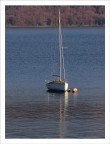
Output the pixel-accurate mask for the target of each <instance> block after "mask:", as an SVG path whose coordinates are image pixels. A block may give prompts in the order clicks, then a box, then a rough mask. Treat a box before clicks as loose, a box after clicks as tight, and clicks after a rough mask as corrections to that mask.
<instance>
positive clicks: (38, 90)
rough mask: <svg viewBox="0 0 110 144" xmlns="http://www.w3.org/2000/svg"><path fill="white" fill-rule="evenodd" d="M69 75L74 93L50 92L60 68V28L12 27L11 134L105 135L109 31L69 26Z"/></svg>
mask: <svg viewBox="0 0 110 144" xmlns="http://www.w3.org/2000/svg"><path fill="white" fill-rule="evenodd" d="M62 33H63V46H64V57H65V68H66V79H67V80H68V82H69V87H70V88H74V87H76V88H78V94H74V93H67V92H65V93H49V92H47V88H46V86H45V80H51V79H52V76H51V75H52V74H57V72H58V68H57V67H58V64H57V62H58V54H57V52H58V48H57V38H58V30H57V28H7V29H6V99H5V100H6V132H5V133H6V138H73V139H74V138H78V139H79V138H104V137H105V57H104V56H105V29H104V28H95V27H94V28H89V27H88V28H63V29H62Z"/></svg>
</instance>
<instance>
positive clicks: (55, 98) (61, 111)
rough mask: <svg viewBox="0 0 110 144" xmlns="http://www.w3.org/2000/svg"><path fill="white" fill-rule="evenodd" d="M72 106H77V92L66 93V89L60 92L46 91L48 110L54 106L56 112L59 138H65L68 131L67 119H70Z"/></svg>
mask: <svg viewBox="0 0 110 144" xmlns="http://www.w3.org/2000/svg"><path fill="white" fill-rule="evenodd" d="M56 106H57V107H56ZM72 106H73V107H74V108H75V107H77V94H74V93H68V92H67V91H66V92H60V93H59V92H58V93H56V92H48V107H49V109H50V111H51V109H53V108H56V110H57V113H58V115H57V118H58V125H59V138H65V134H66V133H67V131H68V130H67V129H68V120H69V119H70V115H71V107H72ZM55 112H56V111H55Z"/></svg>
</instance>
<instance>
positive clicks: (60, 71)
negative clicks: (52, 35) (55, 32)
mask: <svg viewBox="0 0 110 144" xmlns="http://www.w3.org/2000/svg"><path fill="white" fill-rule="evenodd" d="M61 47H62V35H61V23H60V8H59V50H60V62H59V63H60V65H59V80H60V81H61V79H62V78H61V77H62V76H61V74H62V54H61V52H62V51H61Z"/></svg>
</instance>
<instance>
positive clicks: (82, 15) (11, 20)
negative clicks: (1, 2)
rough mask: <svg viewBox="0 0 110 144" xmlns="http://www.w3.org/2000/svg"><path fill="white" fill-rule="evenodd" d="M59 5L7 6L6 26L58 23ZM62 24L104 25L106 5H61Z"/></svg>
mask: <svg viewBox="0 0 110 144" xmlns="http://www.w3.org/2000/svg"><path fill="white" fill-rule="evenodd" d="M58 9H59V7H58V6H6V7H5V14H6V20H5V22H6V27H11V26H15V27H30V26H32V27H39V26H42V27H45V26H53V27H54V26H57V25H58ZM60 9H61V23H62V26H65V27H66V26H104V25H105V7H104V6H61V7H60Z"/></svg>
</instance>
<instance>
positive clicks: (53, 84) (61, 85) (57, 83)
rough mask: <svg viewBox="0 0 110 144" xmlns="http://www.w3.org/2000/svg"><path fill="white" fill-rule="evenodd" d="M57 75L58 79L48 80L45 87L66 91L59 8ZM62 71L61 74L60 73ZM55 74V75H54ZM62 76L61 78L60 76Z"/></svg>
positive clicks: (50, 89) (51, 89)
mask: <svg viewBox="0 0 110 144" xmlns="http://www.w3.org/2000/svg"><path fill="white" fill-rule="evenodd" d="M58 47H59V75H57V77H58V79H57V80H53V81H49V82H47V83H46V86H47V89H48V90H49V91H67V89H68V82H67V81H65V67H64V55H63V45H62V32H61V22H60V9H59V43H58ZM62 73H63V75H62ZM54 76H56V75H54ZM62 77H63V78H62Z"/></svg>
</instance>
